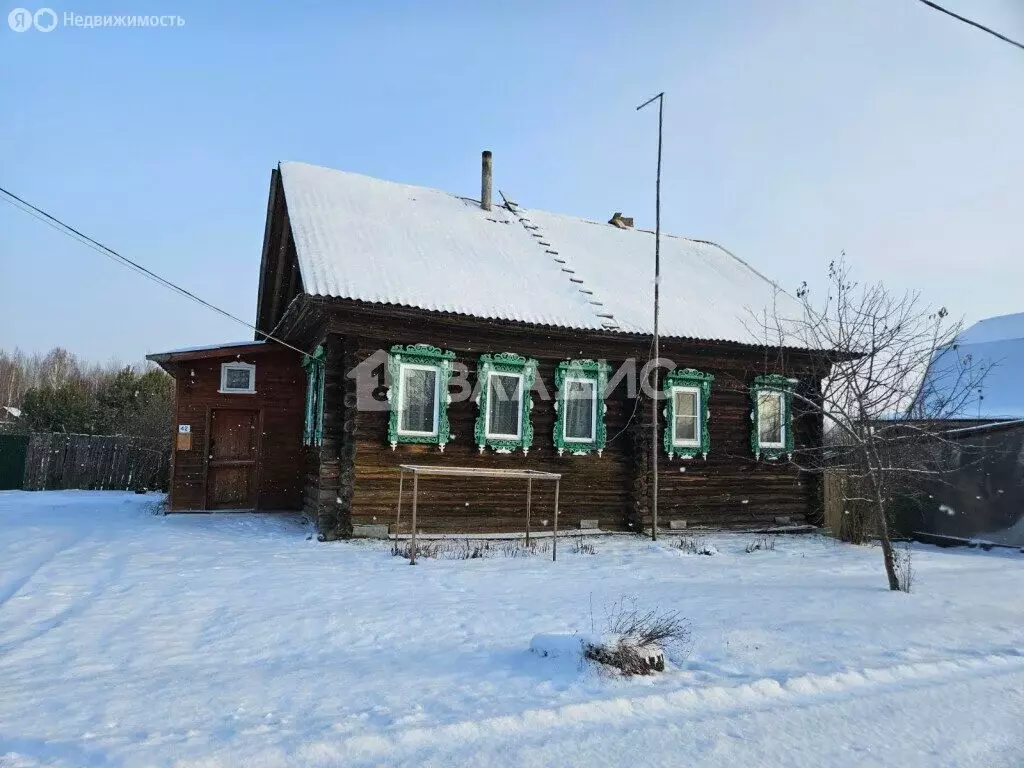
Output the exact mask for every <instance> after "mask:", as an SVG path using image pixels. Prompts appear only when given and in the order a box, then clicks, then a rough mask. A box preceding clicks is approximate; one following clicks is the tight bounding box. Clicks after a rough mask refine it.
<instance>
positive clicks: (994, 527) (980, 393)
mask: <svg viewBox="0 0 1024 768" xmlns="http://www.w3.org/2000/svg"><path fill="white" fill-rule="evenodd" d="M967 382H971V383H974V384H975V385H973V386H970V387H966V386H965V385H966V383H967ZM965 390H966V391H965ZM917 406H918V408H917V413H918V414H919V415H921V416H925V417H929V416H932V417H933V416H934V415H935V414H936V413H941V414H942V415H943V416H944V417H946V418H945V419H944V421H945V422H946V424H947V425H948V430H947V432H946V435H945V436H946V438H947V439H948V440H949V441H951V443H952V444H954V445H955V446H956V447H957V448H956V457H957V459H958V462H959V465H960V470H959V471H958V472H956V473H954V474H953V475H944V476H942V477H940V478H937V479H936V480H935V482H933V483H931V484H930V487H928V488H927V501H926V502H924V503H923V504H914V505H912V506H911V507H910V508H908V509H906V510H905V511H904V512H903V514H902V515H901V519H900V521H899V525H900V527H901V528H902V529H903V531H904V532H905V533H907V534H912V535H918V536H920V537H921V538H928V537H929V536H938V537H943V536H948V537H955V538H961V539H969V538H980V539H985V540H988V541H993V542H997V543H1001V544H1010V545H1014V546H1024V313H1018V314H1013V315H1002V316H1000V317H990V318H988V319H987V320H982V321H980V322H978V323H975V324H974V325H972V326H971V327H970V328H968V329H967V330H965V331H964V332H963V333H961V334H960V335H959V336H958V337H957V339H956V341H955V342H954V343H953V344H951V345H950V346H948V347H945V348H943V349H941V350H939V351H938V353H937V354H936V355H935V357H934V359H933V360H932V361H931V364H930V365H929V366H928V372H927V373H926V375H925V377H924V382H923V384H922V387H921V394H920V396H919V398H918V403H917Z"/></svg>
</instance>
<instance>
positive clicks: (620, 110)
mask: <svg viewBox="0 0 1024 768" xmlns="http://www.w3.org/2000/svg"><path fill="white" fill-rule="evenodd" d="M948 3H949V5H950V6H951V7H953V8H955V9H956V10H959V11H960V12H962V13H964V14H966V15H970V16H972V17H974V18H977V19H978V20H981V21H984V22H987V23H990V24H992V25H993V26H996V27H998V28H1000V29H1001V30H1002V31H1004V32H1005V33H1007V34H1009V35H1011V36H1015V37H1018V38H1024V4H1022V3H1020V2H1019V1H1018V0H970V1H968V0H948ZM22 4H23V3H22ZM9 5H10V4H9ZM215 6H216V7H215ZM11 7H13V5H11ZM33 7H34V6H33ZM53 7H54V8H55V10H57V11H58V14H59V15H63V13H64V12H65V11H68V10H70V11H73V12H74V13H77V14H177V15H180V16H182V17H183V18H184V19H185V22H186V23H185V26H184V27H182V28H173V29H123V28H122V29H66V28H58V29H56V30H54V31H53V32H51V33H48V34H44V33H40V32H37V31H35V30H32V31H29V32H25V33H22V34H18V33H15V32H13V31H11V30H10V29H9V28H7V26H6V25H3V26H0V70H2V78H0V146H3V148H4V151H3V152H2V154H0V184H2V185H3V186H5V187H8V188H10V189H12V190H13V191H15V192H16V193H17V194H20V195H21V196H23V197H25V198H27V199H28V200H31V201H33V202H36V203H38V204H40V205H42V206H43V207H45V208H47V209H49V210H51V211H53V212H54V213H55V214H57V215H59V216H61V217H64V218H66V220H67V221H69V222H70V223H72V224H73V225H75V226H78V227H80V228H82V229H83V230H85V231H86V232H88V233H89V234H91V235H92V236H94V237H96V238H97V239H99V240H100V241H102V242H105V243H107V244H108V245H110V246H112V247H114V248H115V249H118V250H120V251H121V252H122V253H124V254H125V255H128V256H130V257H132V258H134V259H136V260H138V261H140V262H142V263H144V264H145V265H147V266H148V267H150V268H152V269H153V270H155V271H157V272H159V273H161V274H163V275H165V276H166V277H168V278H170V279H172V280H174V281H177V282H180V283H181V284H182V285H184V286H186V287H188V288H190V289H192V290H194V291H195V292H197V293H199V294H200V295H202V296H203V297H204V298H206V299H208V300H209V301H211V302H213V303H215V304H218V305H220V306H222V307H224V308H225V309H227V310H229V311H231V312H233V313H235V314H238V315H240V316H241V317H243V318H245V319H247V320H251V319H252V318H253V316H254V313H255V303H256V288H257V280H258V275H257V271H258V267H259V258H260V245H261V241H262V237H263V224H264V216H265V212H266V198H267V184H268V181H269V176H270V170H271V168H272V167H273V166H274V165H275V164H276V163H277V162H278V161H279V160H304V161H308V162H312V163H319V164H322V165H327V166H332V167H336V168H341V169H345V170H352V171H357V172H360V173H366V174H370V175H373V176H378V177H381V178H385V179H393V180H398V181H404V182H409V183H415V184H422V185H425V186H432V187H438V188H441V189H445V190H449V191H452V192H457V193H460V194H466V195H471V196H475V195H476V194H477V193H478V192H479V153H480V150H481V149H484V148H489V149H491V150H493V151H494V155H495V184H496V186H497V187H498V188H500V189H503V190H505V191H507V192H511V193H512V194H513V195H514V196H515V197H516V199H518V201H519V202H520V203H522V204H523V205H526V206H529V207H534V208H544V209H548V210H553V211H559V212H565V213H572V214H578V215H582V216H586V217H589V218H599V219H606V218H607V217H608V216H610V215H611V213H612V212H613V211H616V210H621V211H623V212H625V213H626V214H627V215H633V216H634V217H636V219H637V222H638V224H640V225H652V224H653V161H654V144H653V139H654V135H655V134H654V131H655V126H656V123H655V121H656V115H655V113H654V112H649V113H640V114H637V113H635V112H634V107H635V106H636V104H638V103H640V102H641V101H643V100H644V99H646V98H648V97H649V96H651V95H652V94H653V93H655V92H657V91H659V90H665V91H666V92H667V97H666V98H667V100H666V138H665V169H664V193H663V201H664V208H663V227H664V229H665V230H666V231H669V232H673V233H678V234H687V235H692V236H697V237H703V238H708V239H712V240H715V241H716V242H719V243H721V244H722V245H724V246H725V247H727V248H729V249H730V250H732V251H734V252H735V253H737V254H738V255H739V256H741V257H742V258H744V259H746V260H747V261H749V262H751V263H752V264H753V265H754V266H756V267H757V268H758V269H760V270H761V271H763V272H765V273H767V274H768V275H770V276H772V277H773V278H775V279H776V280H777V281H778V282H779V283H781V284H782V285H783V286H784V287H786V288H790V289H792V288H795V287H796V286H797V285H798V284H799V283H800V281H801V280H807V281H808V282H809V283H810V284H811V285H812V287H813V286H815V285H821V280H822V277H823V275H824V270H825V265H826V264H827V263H828V261H829V259H830V258H832V257H833V256H835V255H837V254H838V253H839V251H840V250H841V249H845V250H846V252H847V254H848V257H849V259H850V261H851V262H852V263H853V265H854V267H855V269H856V273H857V275H858V277H860V278H861V279H865V280H877V279H881V280H884V281H885V282H886V283H887V284H890V285H892V286H893V287H896V288H908V287H913V288H919V289H921V290H922V291H923V292H924V293H925V296H926V298H927V299H928V300H930V301H932V302H935V303H942V304H946V305H947V306H948V307H949V308H950V309H951V310H952V311H953V312H954V313H958V314H963V315H965V316H966V317H967V319H968V320H969V321H973V320H975V319H978V318H980V317H984V316H987V315H993V314H1002V313H1009V312H1019V311H1022V310H1024V292H1022V289H1021V286H1024V245H1022V243H1024V183H1022V179H1024V141H1022V139H1021V137H1022V136H1024V52H1021V51H1020V50H1017V49H1015V48H1012V47H1011V46H1008V45H1006V44H1004V43H1001V42H999V41H997V40H995V39H994V38H991V37H989V36H987V35H985V34H983V33H981V32H978V31H976V30H973V29H971V28H969V27H967V26H965V25H963V24H960V23H958V22H955V21H954V20H952V19H950V18H948V17H945V16H942V15H941V14H938V13H936V12H935V11H932V10H929V9H928V8H926V7H924V6H923V5H921V4H920V3H919V2H916V0H761V1H758V0H728V1H723V0H688V1H684V0H677V1H675V2H643V1H638V2H630V3H625V2H620V3H612V2H576V3H568V2H562V3H559V2H523V1H522V0H517V2H511V3H493V2H488V3H484V2H460V3H446V2H431V3H422V2H410V1H407V2H386V3H378V2H345V3H332V4H328V3H312V2H292V3H288V4H280V3H274V4H270V3H266V4H260V3H218V4H214V3H208V2H182V1H181V0H163V2H160V3H142V2H135V1H133V0H118V1H117V2H83V3H81V4H79V5H75V6H73V7H68V6H56V5H55V6H53ZM8 10H10V9H9V8H7V9H6V10H5V11H4V13H3V17H4V18H6V16H7V11H8ZM467 268H471V265H467ZM638 268H642V265H638ZM249 336H250V332H248V331H246V329H244V328H242V327H240V326H235V325H234V324H233V323H231V322H230V321H226V320H224V319H222V318H220V317H218V316H217V315H214V314H212V313H210V312H209V311H208V310H205V309H203V308H202V307H199V306H196V305H194V304H192V303H190V302H188V301H187V300H185V299H182V298H180V297H177V296H175V295H173V294H171V293H169V292H168V291H166V290H165V289H162V288H160V287H158V286H155V285H153V284H151V283H149V282H147V281H144V280H142V279H141V278H139V277H138V276H136V275H134V274H133V273H131V272H128V271H127V270H125V269H123V268H122V267H119V266H117V265H115V264H113V263H112V262H110V261H108V260H106V259H104V258H103V257H102V256H100V255H99V254H97V253H95V252H94V251H91V250H88V249H86V248H84V247H82V246H80V245H78V244H76V243H75V242H73V241H71V240H70V239H68V238H66V237H64V236H62V235H60V234H58V233H56V232H54V231H53V230H51V229H49V228H47V227H45V226H43V225H41V224H39V223H38V222H36V221H34V220H33V219H31V218H29V217H28V216H26V215H25V214H22V213H20V212H18V211H16V210H15V209H13V208H11V207H10V206H7V205H6V204H5V205H0V347H8V348H9V347H13V346H15V345H17V346H19V347H21V348H22V349H26V350H29V351H36V350H45V349H46V348H49V347H51V346H53V345H57V344H61V345H64V346H67V347H68V348H70V349H71V350H72V351H74V352H77V353H80V354H82V355H85V356H87V357H90V358H94V359H97V360H106V359H108V358H111V357H118V358H120V359H123V360H127V359H137V358H140V357H141V356H143V355H144V354H146V353H147V352H154V351H159V350H162V349H168V348H174V347H180V346H187V345H194V344H203V343H210V342H217V341H226V340H233V339H241V338H248V337H249Z"/></svg>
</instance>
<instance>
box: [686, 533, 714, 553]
mask: <svg viewBox="0 0 1024 768" xmlns="http://www.w3.org/2000/svg"><path fill="white" fill-rule="evenodd" d="M676 548H677V549H680V550H682V551H683V552H685V553H686V554H688V555H717V554H718V550H717V549H715V548H714V547H713V546H712V545H710V544H708V542H707V540H706V539H704V538H703V537H701V536H683V538H681V539H680V540H679V544H678V545H677V547H676Z"/></svg>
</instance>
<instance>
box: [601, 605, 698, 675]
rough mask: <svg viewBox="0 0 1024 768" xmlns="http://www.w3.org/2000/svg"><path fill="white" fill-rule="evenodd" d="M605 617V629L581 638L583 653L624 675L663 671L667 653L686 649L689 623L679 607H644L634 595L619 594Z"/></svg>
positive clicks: (677, 654) (681, 651)
mask: <svg viewBox="0 0 1024 768" xmlns="http://www.w3.org/2000/svg"><path fill="white" fill-rule="evenodd" d="M606 619H607V633H606V634H605V635H604V636H603V637H601V638H599V639H598V638H592V639H589V640H586V641H584V643H583V656H584V658H587V659H590V660H591V661H596V662H598V663H599V664H604V665H606V666H610V667H613V668H615V669H617V670H619V672H621V673H622V674H623V675H649V674H651V673H652V672H663V671H664V670H665V656H666V655H669V654H671V655H676V656H685V655H686V653H687V652H688V651H689V645H690V636H691V635H690V623H689V621H687V620H686V619H685V618H684V617H683V616H682V615H681V614H680V613H679V612H678V611H660V610H658V609H649V610H644V609H641V608H638V607H637V604H636V601H635V600H634V599H627V598H622V599H620V600H619V601H617V602H616V603H614V604H612V607H611V609H610V610H609V611H608V613H607V617H606ZM591 621H593V619H591Z"/></svg>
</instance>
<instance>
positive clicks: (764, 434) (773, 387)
mask: <svg viewBox="0 0 1024 768" xmlns="http://www.w3.org/2000/svg"><path fill="white" fill-rule="evenodd" d="M794 384H795V382H794V381H791V380H789V379H787V378H786V377H785V376H780V375H778V374H771V375H766V376H758V377H757V378H756V379H754V386H753V387H751V390H750V399H751V408H752V411H751V414H750V418H751V421H752V422H753V423H752V424H751V429H750V447H751V449H752V450H753V452H754V456H756V457H757V458H759V459H762V458H763V459H769V460H775V459H780V458H783V457H786V456H792V455H793V445H794V441H793V423H792V422H793V386H794Z"/></svg>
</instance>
